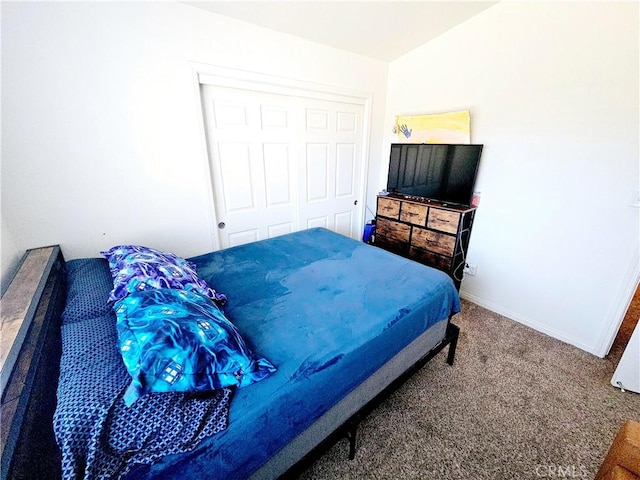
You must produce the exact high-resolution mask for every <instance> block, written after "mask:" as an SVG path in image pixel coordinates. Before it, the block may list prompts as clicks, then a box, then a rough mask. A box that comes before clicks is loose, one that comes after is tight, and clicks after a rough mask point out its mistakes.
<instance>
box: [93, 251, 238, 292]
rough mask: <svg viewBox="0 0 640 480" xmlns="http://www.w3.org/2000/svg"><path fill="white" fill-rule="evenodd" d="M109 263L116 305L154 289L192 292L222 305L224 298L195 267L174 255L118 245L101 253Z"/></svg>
mask: <svg viewBox="0 0 640 480" xmlns="http://www.w3.org/2000/svg"><path fill="white" fill-rule="evenodd" d="M100 253H101V255H103V256H104V257H105V258H106V259H107V260H108V261H109V269H110V271H111V277H112V278H113V290H111V293H110V294H109V301H110V302H115V301H117V300H120V299H122V298H124V297H126V296H127V295H128V294H129V293H131V292H137V291H142V290H148V289H157V288H177V289H184V290H192V291H196V292H198V293H200V294H201V295H204V296H206V297H209V298H211V299H212V300H213V301H215V302H217V303H219V304H220V305H224V303H225V302H226V300H227V297H226V296H225V295H224V294H222V293H218V292H216V291H215V290H214V289H213V288H211V287H210V286H209V285H208V284H207V282H205V281H204V280H202V279H201V278H200V277H198V274H197V272H196V266H195V265H194V264H193V263H191V262H189V261H187V260H185V259H184V258H182V257H179V256H177V255H175V254H173V253H168V252H163V251H161V250H156V249H155V248H150V247H144V246H140V245H118V246H116V247H113V248H111V249H109V250H107V251H105V252H100Z"/></svg>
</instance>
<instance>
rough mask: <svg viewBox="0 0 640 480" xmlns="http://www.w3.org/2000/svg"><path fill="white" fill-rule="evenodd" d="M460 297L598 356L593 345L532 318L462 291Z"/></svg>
mask: <svg viewBox="0 0 640 480" xmlns="http://www.w3.org/2000/svg"><path fill="white" fill-rule="evenodd" d="M460 297H461V298H464V299H465V300H469V301H470V302H472V303H475V304H476V305H479V306H481V307H483V308H486V309H487V310H491V311H492V312H494V313H497V314H498V315H502V316H503V317H507V318H508V319H510V320H513V321H516V322H518V323H521V324H523V325H526V326H527V327H530V328H533V329H534V330H537V331H538V332H541V333H544V334H545V335H549V336H550V337H553V338H556V339H558V340H560V341H563V342H565V343H568V344H570V345H573V346H575V347H578V348H579V349H581V350H585V351H586V352H589V353H593V354H594V355H597V354H596V352H595V351H594V347H593V345H587V344H585V343H582V342H580V341H578V340H576V339H575V338H573V337H570V336H567V335H565V334H564V333H562V332H559V331H558V330H554V329H553V328H549V327H548V326H546V325H543V324H541V323H538V322H536V321H534V320H531V319H530V318H526V317H523V316H522V315H519V314H517V313H514V312H512V311H510V310H507V309H505V308H502V307H501V306H499V305H496V304H494V303H491V302H487V301H486V300H483V299H482V298H480V297H477V296H475V295H473V294H471V293H468V292H465V291H460Z"/></svg>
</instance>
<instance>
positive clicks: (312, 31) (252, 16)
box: [182, 0, 497, 62]
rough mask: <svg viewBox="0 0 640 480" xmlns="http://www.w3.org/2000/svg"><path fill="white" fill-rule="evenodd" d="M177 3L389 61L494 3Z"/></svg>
mask: <svg viewBox="0 0 640 480" xmlns="http://www.w3.org/2000/svg"><path fill="white" fill-rule="evenodd" d="M182 3H186V4H188V5H192V6H194V7H197V8H202V9H204V10H208V11H210V12H214V13H217V14H220V15H225V16H227V17H232V18H235V19H238V20H242V21H245V22H249V23H253V24H255V25H260V26H262V27H266V28H269V29H272V30H277V31H279V32H284V33H289V34H291V35H296V36H298V37H302V38H306V39H307V40H312V41H314V42H319V43H322V44H325V45H329V46H331V47H336V48H340V49H342V50H347V51H350V52H354V53H358V54H361V55H365V56H367V57H371V58H375V59H378V60H382V61H385V62H389V61H392V60H395V59H396V58H398V57H400V56H402V55H404V54H405V53H407V52H409V51H411V50H413V49H414V48H416V47H418V46H420V45H422V44H424V43H426V42H428V41H429V40H431V39H432V38H435V37H437V36H438V35H440V34H442V33H444V32H446V31H447V30H449V29H451V28H453V27H455V26H456V25H458V24H460V23H462V22H464V21H465V20H467V19H469V18H471V17H473V16H474V15H476V14H478V13H480V12H481V11H482V10H485V9H486V8H488V7H490V6H492V5H494V4H495V3H497V2H495V1H494V2H485V1H466V2H465V1H456V0H449V1H394V0H388V1H300V0H299V1H273V0H261V1H237V0H236V1H199V2H198V1H184V2H182Z"/></svg>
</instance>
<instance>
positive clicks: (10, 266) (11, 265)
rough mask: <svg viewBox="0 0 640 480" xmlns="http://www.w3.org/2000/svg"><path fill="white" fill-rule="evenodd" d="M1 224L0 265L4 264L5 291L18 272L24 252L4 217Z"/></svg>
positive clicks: (0, 283)
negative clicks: (17, 243)
mask: <svg viewBox="0 0 640 480" xmlns="http://www.w3.org/2000/svg"><path fill="white" fill-rule="evenodd" d="M0 224H1V225H0V235H1V238H0V254H1V256H0V265H1V266H2V277H0V292H2V293H4V291H5V290H6V289H7V287H8V286H9V283H10V282H11V280H12V279H13V276H14V275H15V273H16V270H17V268H18V265H19V264H20V259H21V258H22V254H23V253H24V252H23V251H21V250H20V249H19V248H18V247H17V245H16V242H15V241H14V240H13V235H12V234H11V231H10V230H9V227H8V226H7V225H6V224H5V222H4V218H2V219H0Z"/></svg>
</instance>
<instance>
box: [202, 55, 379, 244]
mask: <svg viewBox="0 0 640 480" xmlns="http://www.w3.org/2000/svg"><path fill="white" fill-rule="evenodd" d="M191 67H192V71H193V78H194V83H195V87H196V100H197V102H198V111H199V112H200V115H199V119H198V124H199V128H200V132H201V133H200V141H201V145H203V146H204V148H203V156H204V164H205V171H206V175H207V178H208V182H207V183H208V187H207V193H208V195H209V201H208V202H207V203H208V208H209V212H210V216H209V218H210V219H211V220H210V222H209V224H210V228H211V239H212V246H213V250H219V249H220V242H219V239H218V233H217V231H216V225H217V223H218V221H217V217H216V213H215V201H214V196H213V176H212V172H211V164H210V162H209V149H208V145H207V134H206V123H205V120H204V111H203V103H202V91H201V88H200V87H201V85H215V86H219V87H230V88H239V89H243V90H253V91H257V92H263V93H275V94H280V95H287V96H291V97H302V98H312V99H316V100H329V101H333V102H342V103H351V104H355V105H362V106H363V109H364V118H363V125H362V128H363V132H362V170H361V178H360V184H361V188H360V195H359V197H358V207H359V208H358V212H359V215H358V217H359V218H358V219H357V225H356V229H357V231H360V232H361V231H362V230H363V228H364V223H365V217H366V210H367V209H366V198H367V175H368V172H369V142H370V135H371V112H372V104H373V94H372V93H370V92H362V91H357V90H348V89H344V88H340V87H335V86H331V85H324V84H318V83H313V82H306V81H301V80H295V79H291V78H285V77H277V76H273V75H266V74H263V73H258V72H250V71H246V70H236V69H231V68H226V67H220V66H217V65H209V64H205V63H198V62H191Z"/></svg>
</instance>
